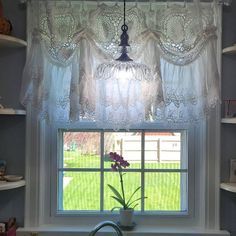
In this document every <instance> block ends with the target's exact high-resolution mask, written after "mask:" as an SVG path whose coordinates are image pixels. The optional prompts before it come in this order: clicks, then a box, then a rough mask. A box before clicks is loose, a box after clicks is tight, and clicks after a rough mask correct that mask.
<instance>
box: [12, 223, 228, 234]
mask: <svg viewBox="0 0 236 236" xmlns="http://www.w3.org/2000/svg"><path fill="white" fill-rule="evenodd" d="M92 228H93V227H89V226H50V225H45V226H41V227H27V228H18V229H17V236H38V235H39V234H40V236H73V235H76V236H87V235H88V234H89V232H90V231H91V230H92ZM100 232H102V234H103V235H106V236H108V235H114V231H113V229H112V228H110V227H105V228H104V229H102V230H100V231H99V233H98V235H101V233H100ZM123 234H124V236H125V235H137V236H145V235H156V236H162V235H165V236H178V235H179V236H180V235H184V236H229V235H230V234H229V232H227V231H222V230H202V229H201V230H200V229H194V228H188V229H183V228H171V229H167V228H152V227H138V226H137V227H136V228H135V229H134V230H132V231H123Z"/></svg>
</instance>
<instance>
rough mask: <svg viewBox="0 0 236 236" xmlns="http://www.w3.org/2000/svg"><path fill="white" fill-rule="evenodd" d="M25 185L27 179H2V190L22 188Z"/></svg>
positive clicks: (0, 185) (0, 186)
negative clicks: (11, 180)
mask: <svg viewBox="0 0 236 236" xmlns="http://www.w3.org/2000/svg"><path fill="white" fill-rule="evenodd" d="M23 186H25V180H19V181H16V182H7V181H0V191H2V190H8V189H14V188H20V187H23Z"/></svg>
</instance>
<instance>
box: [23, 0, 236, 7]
mask: <svg viewBox="0 0 236 236" xmlns="http://www.w3.org/2000/svg"><path fill="white" fill-rule="evenodd" d="M28 1H32V0H19V2H20V3H21V4H25V3H26V2H28ZM33 1H37V0H33ZM44 1H46V0H44ZM48 1H51V0H48ZM57 1H58V0H57ZM70 1H81V2H82V1H83V0H70ZM89 1H91V2H119V0H118V1H117V0H102V1H98V0H89ZM126 1H127V2H134V3H135V2H137V3H139V2H151V3H155V2H168V0H126ZM193 1H194V0H172V1H171V2H193ZM200 1H201V2H213V1H214V0H200ZM217 1H218V3H219V4H221V5H224V6H230V5H231V3H232V0H217Z"/></svg>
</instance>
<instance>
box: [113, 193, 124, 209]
mask: <svg viewBox="0 0 236 236" xmlns="http://www.w3.org/2000/svg"><path fill="white" fill-rule="evenodd" d="M111 197H112V198H113V199H115V200H116V201H117V202H119V203H120V204H121V205H122V206H123V207H124V208H125V207H126V204H125V202H124V200H123V199H120V198H118V197H115V196H111Z"/></svg>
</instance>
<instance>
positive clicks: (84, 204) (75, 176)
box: [59, 171, 100, 210]
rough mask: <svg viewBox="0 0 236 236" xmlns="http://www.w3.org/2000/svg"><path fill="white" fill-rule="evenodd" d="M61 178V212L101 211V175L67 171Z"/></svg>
mask: <svg viewBox="0 0 236 236" xmlns="http://www.w3.org/2000/svg"><path fill="white" fill-rule="evenodd" d="M59 176H60V177H59V179H60V180H61V181H62V183H63V184H62V183H61V184H59V186H63V189H61V188H60V187H59V199H62V200H61V202H60V201H59V210H100V173H94V172H72V171H65V172H60V175H59ZM60 180H59V183H60Z"/></svg>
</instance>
